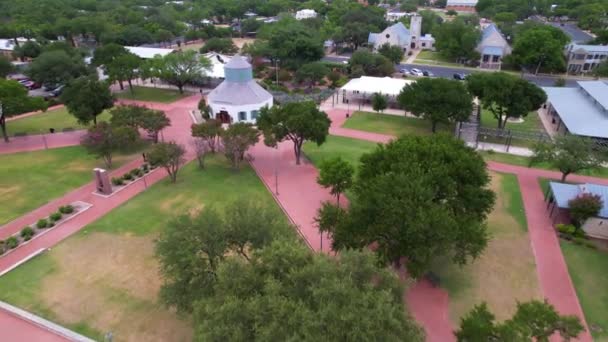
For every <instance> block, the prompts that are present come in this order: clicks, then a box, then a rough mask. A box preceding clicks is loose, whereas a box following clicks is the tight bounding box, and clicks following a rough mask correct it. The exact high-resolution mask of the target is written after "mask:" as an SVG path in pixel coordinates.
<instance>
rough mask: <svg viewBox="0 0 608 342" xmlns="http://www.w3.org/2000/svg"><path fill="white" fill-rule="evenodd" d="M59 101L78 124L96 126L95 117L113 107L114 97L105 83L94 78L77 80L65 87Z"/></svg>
mask: <svg viewBox="0 0 608 342" xmlns="http://www.w3.org/2000/svg"><path fill="white" fill-rule="evenodd" d="M61 100H62V101H63V103H64V104H65V106H66V108H67V109H68V112H70V114H72V115H74V116H75V117H76V119H77V120H78V122H79V123H82V124H84V125H88V124H89V123H90V122H91V121H93V123H94V124H97V116H98V115H99V114H101V113H102V112H103V111H104V110H106V109H109V108H112V106H114V97H113V96H112V93H111V92H110V87H109V85H108V84H107V83H106V82H103V81H99V80H97V78H96V77H95V76H88V77H80V78H77V79H75V80H73V81H71V82H70V83H68V85H67V86H66V87H65V89H64V90H63V93H62V94H61Z"/></svg>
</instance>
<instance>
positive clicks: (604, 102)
mask: <svg viewBox="0 0 608 342" xmlns="http://www.w3.org/2000/svg"><path fill="white" fill-rule="evenodd" d="M576 83H577V86H576V87H543V90H544V91H545V93H547V104H546V110H547V115H548V116H549V118H550V119H551V122H552V125H553V129H554V130H555V131H556V132H557V133H560V134H576V135H579V136H583V137H590V138H594V139H598V140H606V139H608V83H606V82H604V81H578V82H576Z"/></svg>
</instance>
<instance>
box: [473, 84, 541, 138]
mask: <svg viewBox="0 0 608 342" xmlns="http://www.w3.org/2000/svg"><path fill="white" fill-rule="evenodd" d="M467 88H468V89H469V92H471V94H473V95H474V96H477V97H478V98H479V100H480V101H481V107H483V108H484V109H486V110H488V111H490V112H491V113H492V115H493V116H494V118H496V120H497V121H498V128H500V129H504V128H505V126H506V125H507V120H508V119H509V118H522V117H526V116H527V115H528V113H529V112H531V111H535V110H537V109H538V108H540V106H541V105H542V104H543V103H544V102H545V101H547V94H545V92H544V91H543V90H542V89H541V88H539V87H538V86H537V85H535V84H533V83H531V82H528V81H526V80H524V79H521V78H519V77H517V76H514V75H509V74H507V73H504V72H492V73H481V72H480V73H474V74H471V75H469V77H467Z"/></svg>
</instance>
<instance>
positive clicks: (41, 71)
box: [26, 50, 87, 84]
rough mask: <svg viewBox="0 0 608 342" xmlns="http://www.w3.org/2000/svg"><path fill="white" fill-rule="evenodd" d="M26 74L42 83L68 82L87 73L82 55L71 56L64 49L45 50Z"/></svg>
mask: <svg viewBox="0 0 608 342" xmlns="http://www.w3.org/2000/svg"><path fill="white" fill-rule="evenodd" d="M26 74H27V75H28V76H29V77H30V78H31V79H32V80H34V81H36V82H39V83H41V84H46V83H50V84H66V83H68V82H69V81H71V80H73V79H75V78H78V77H80V76H83V75H86V74H87V68H86V66H85V65H84V61H83V59H82V57H81V56H70V55H68V54H67V53H66V52H65V51H63V50H55V51H48V52H43V53H42V54H40V56H38V57H37V58H35V59H34V61H33V62H32V63H31V64H30V67H29V68H28V69H27V71H26Z"/></svg>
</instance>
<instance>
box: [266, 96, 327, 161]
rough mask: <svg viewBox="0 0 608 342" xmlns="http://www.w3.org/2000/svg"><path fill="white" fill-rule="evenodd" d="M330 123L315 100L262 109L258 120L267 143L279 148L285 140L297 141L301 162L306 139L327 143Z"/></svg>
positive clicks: (297, 158) (295, 142)
mask: <svg viewBox="0 0 608 342" xmlns="http://www.w3.org/2000/svg"><path fill="white" fill-rule="evenodd" d="M330 124H331V120H330V119H329V117H328V116H327V114H326V113H325V112H323V111H320V110H319V109H318V108H317V105H316V104H315V103H314V102H312V101H307V102H291V103H287V104H285V105H282V106H274V107H272V108H268V107H265V108H262V110H261V112H260V116H259V117H258V121H257V125H258V128H259V129H260V130H262V132H263V133H264V142H265V143H266V145H268V146H272V147H275V146H276V145H277V143H278V142H281V141H283V140H291V141H292V142H293V151H294V154H295V157H296V164H298V165H300V157H301V155H302V145H303V144H304V142H305V141H312V142H314V143H316V144H317V145H319V146H320V145H321V144H323V143H324V142H325V139H326V138H327V135H328V134H329V126H330Z"/></svg>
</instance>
